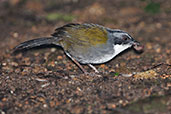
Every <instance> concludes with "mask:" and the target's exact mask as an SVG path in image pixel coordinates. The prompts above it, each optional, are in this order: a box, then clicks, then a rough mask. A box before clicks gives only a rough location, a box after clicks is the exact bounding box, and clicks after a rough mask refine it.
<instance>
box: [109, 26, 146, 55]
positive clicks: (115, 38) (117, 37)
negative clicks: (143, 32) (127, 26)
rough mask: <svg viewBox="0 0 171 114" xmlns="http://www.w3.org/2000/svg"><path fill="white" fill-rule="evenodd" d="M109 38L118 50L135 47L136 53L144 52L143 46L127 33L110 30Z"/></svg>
mask: <svg viewBox="0 0 171 114" xmlns="http://www.w3.org/2000/svg"><path fill="white" fill-rule="evenodd" d="M109 34H110V35H109V37H110V38H111V41H112V43H113V45H114V47H115V48H117V50H121V51H123V50H125V49H127V48H130V47H133V48H134V49H135V50H136V51H138V52H141V51H143V48H144V47H143V46H142V45H141V44H140V43H139V42H137V41H136V40H134V39H133V38H132V37H131V36H130V35H129V34H128V33H127V32H124V31H121V30H118V29H114V30H109Z"/></svg>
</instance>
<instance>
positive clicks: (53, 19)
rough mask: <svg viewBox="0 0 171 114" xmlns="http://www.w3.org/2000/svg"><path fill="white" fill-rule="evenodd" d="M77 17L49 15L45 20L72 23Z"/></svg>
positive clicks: (59, 14) (58, 14) (57, 14)
mask: <svg viewBox="0 0 171 114" xmlns="http://www.w3.org/2000/svg"><path fill="white" fill-rule="evenodd" d="M74 18H75V16H73V15H70V14H61V13H49V14H48V15H46V16H45V19H47V20H48V21H57V20H63V21H65V22H71V21H72V20H73V19H74Z"/></svg>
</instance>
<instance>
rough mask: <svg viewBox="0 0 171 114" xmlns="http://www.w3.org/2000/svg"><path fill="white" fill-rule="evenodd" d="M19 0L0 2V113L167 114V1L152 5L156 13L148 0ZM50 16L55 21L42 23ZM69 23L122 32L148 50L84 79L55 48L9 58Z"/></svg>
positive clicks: (170, 95)
mask: <svg viewBox="0 0 171 114" xmlns="http://www.w3.org/2000/svg"><path fill="white" fill-rule="evenodd" d="M21 1H22V0H18V1H17V0H11V1H5V0H4V1H0V2H1V3H0V52H1V56H0V113H1V114H4V113H7V114H8V113H9V114H11V113H16V114H23V113H33V114H34V113H41V114H46V113H48V114H49V113H52V114H53V113H66V114H68V113H73V114H80V113H85V114H87V113H104V114H109V113H116V114H127V113H128V114H133V113H135V114H136V113H137V114H144V113H145V114H154V113H155V114H170V112H171V34H170V32H171V21H170V20H171V15H170V13H171V6H170V4H171V1H169V0H168V1H167V2H166V1H165V2H163V0H157V1H156V2H157V3H160V11H159V12H158V13H155V14H151V13H148V12H146V11H145V10H144V8H145V7H146V6H147V5H148V0H145V1H143V0H142V1H137V0H128V1H125V0H115V1H114V0H105V1H104V0H103V1H102V0H94V1H91V0H86V2H85V1H83V0H63V1H60V2H54V1H53V0H49V1H48V2H47V1H41V2H40V1H34V0H29V1H25V2H24V3H23V2H21ZM52 12H53V13H60V17H59V18H54V20H52V19H51V18H47V17H48V16H49V15H50V13H52ZM61 14H62V15H61ZM63 15H67V16H68V17H67V16H63ZM71 15H72V16H71ZM70 16H71V17H72V18H71V17H70ZM70 22H73V23H85V22H86V23H96V24H100V25H104V26H106V27H109V28H118V29H122V30H125V31H127V32H128V33H130V34H131V35H132V36H133V37H134V38H135V39H136V40H137V41H139V42H141V43H142V44H143V45H144V46H145V49H144V52H143V53H136V52H135V51H134V50H133V49H129V50H127V51H125V52H123V53H121V54H120V55H119V56H117V57H116V58H114V59H113V60H111V61H110V62H108V63H106V64H101V65H95V67H96V68H97V69H98V70H99V71H100V74H94V76H92V75H85V74H83V73H82V72H81V71H80V69H79V68H78V67H77V66H76V65H75V64H74V63H73V62H72V61H71V60H70V59H69V58H68V57H67V56H66V55H65V54H64V52H63V50H62V49H61V48H59V47H55V46H48V47H47V46H46V47H38V48H34V49H30V50H25V51H22V52H19V53H17V54H14V53H12V49H13V48H14V47H15V46H16V45H18V44H19V43H21V42H23V41H26V40H30V39H34V38H38V37H43V36H50V34H52V33H53V31H54V29H55V28H56V27H60V26H62V25H64V24H67V23H70ZM83 67H84V68H85V69H86V70H87V71H88V72H90V74H93V70H92V69H90V68H89V67H88V66H86V65H83ZM118 73H125V74H132V73H136V74H135V75H134V76H132V77H122V76H119V75H118Z"/></svg>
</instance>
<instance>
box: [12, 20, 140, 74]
mask: <svg viewBox="0 0 171 114" xmlns="http://www.w3.org/2000/svg"><path fill="white" fill-rule="evenodd" d="M42 45H56V46H60V47H62V49H63V51H64V52H65V54H66V55H67V56H68V57H69V58H70V59H71V60H72V61H73V62H74V63H75V64H76V65H77V66H78V67H79V68H80V69H81V70H82V71H83V73H87V71H86V70H85V69H84V68H83V67H82V64H85V65H88V66H89V67H91V68H92V69H93V70H94V71H95V72H96V73H99V71H98V70H97V69H96V68H95V67H94V66H93V65H94V64H103V63H106V62H108V61H110V60H112V59H113V58H114V57H116V56H117V55H119V54H120V53H121V52H123V51H124V50H126V49H128V48H131V47H133V48H134V49H135V50H137V51H142V50H143V46H142V45H141V44H140V43H139V42H138V41H136V40H134V38H133V37H132V36H131V35H129V34H128V33H127V32H125V31H123V30H120V29H111V28H108V27H104V26H102V25H98V24H93V23H82V24H79V23H68V24H66V25H63V26H61V27H58V28H56V29H55V32H54V33H53V34H51V36H49V37H40V38H36V39H33V40H28V41H25V42H23V43H21V44H19V45H17V46H16V47H15V48H14V49H13V50H14V52H16V51H20V50H23V49H30V48H34V47H38V46H42Z"/></svg>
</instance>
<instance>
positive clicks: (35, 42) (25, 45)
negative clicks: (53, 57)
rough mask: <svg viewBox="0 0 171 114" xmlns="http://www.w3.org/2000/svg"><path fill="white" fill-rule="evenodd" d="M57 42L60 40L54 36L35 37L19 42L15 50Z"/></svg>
mask: <svg viewBox="0 0 171 114" xmlns="http://www.w3.org/2000/svg"><path fill="white" fill-rule="evenodd" d="M57 42H58V39H56V38H54V37H43V38H38V39H33V40H29V41H26V42H23V43H21V44H19V45H18V46H16V47H15V48H14V52H15V51H19V50H22V49H29V48H33V47H37V46H41V45H50V44H55V45H57V44H58V43H57Z"/></svg>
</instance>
